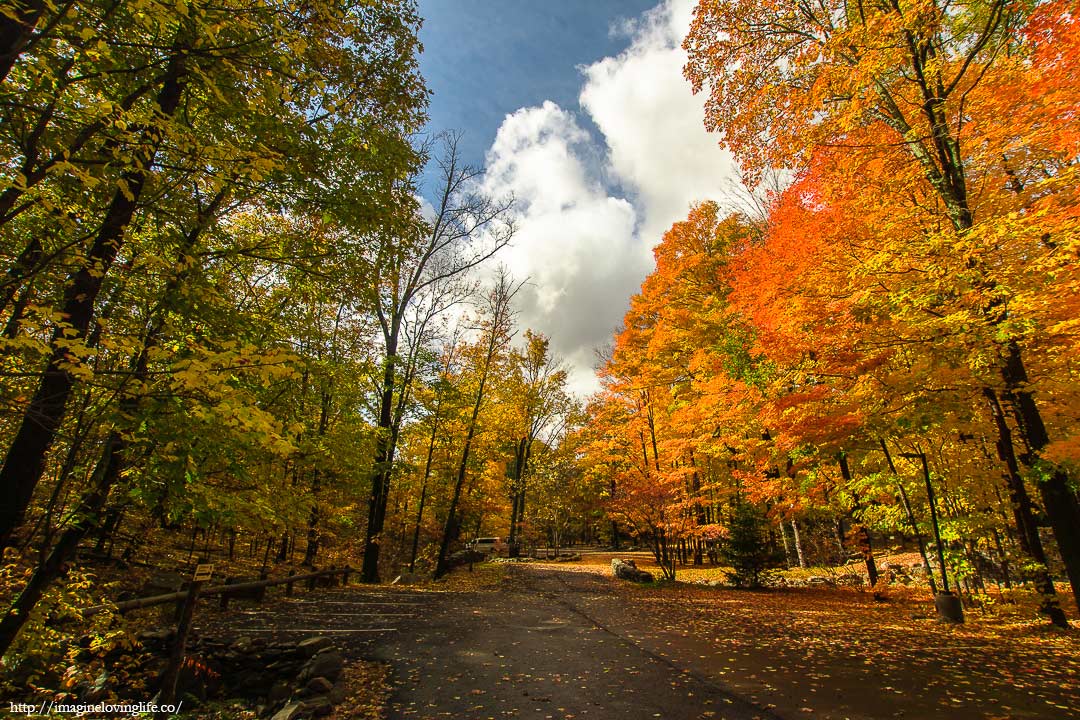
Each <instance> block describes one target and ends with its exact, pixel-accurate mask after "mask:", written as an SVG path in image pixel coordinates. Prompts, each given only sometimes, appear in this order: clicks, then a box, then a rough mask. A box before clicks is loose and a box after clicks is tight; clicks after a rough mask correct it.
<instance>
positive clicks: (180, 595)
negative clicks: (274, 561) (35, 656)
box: [82, 565, 355, 617]
mask: <svg viewBox="0 0 1080 720" xmlns="http://www.w3.org/2000/svg"><path fill="white" fill-rule="evenodd" d="M353 572H355V571H354V570H353V569H352V568H351V567H349V566H348V565H346V566H345V567H343V568H330V569H329V570H317V571H315V572H310V573H304V574H302V575H291V574H290V575H288V576H286V577H283V578H263V579H260V580H252V581H249V582H240V583H231V582H226V584H224V585H211V586H210V587H206V588H203V589H202V590H201V591H200V592H199V595H200V596H206V595H221V596H222V598H223V599H224V598H226V597H228V596H229V595H240V594H244V593H250V592H251V591H252V590H261V589H264V588H268V587H273V586H274V585H288V586H289V587H288V589H287V590H286V594H287V595H292V586H293V583H297V582H302V581H307V583H308V589H309V590H313V589H314V588H315V582H316V581H317V580H318V579H319V578H324V577H331V578H332V577H337V576H338V575H340V576H341V584H342V585H347V584H348V583H349V575H350V574H352V573H353ZM187 596H188V591H187V590H181V591H179V592H173V593H165V594H164V595H151V596H150V597H144V598H135V599H133V600H122V601H120V602H118V603H116V605H115V608H116V610H118V611H120V612H121V613H125V612H128V611H130V610H139V609H141V608H147V607H153V606H155V605H168V604H170V603H172V604H179V603H183V602H184V601H185V600H187ZM111 607H112V606H110V605H94V606H92V607H88V608H86V609H85V610H83V611H82V615H83V617H91V616H93V615H97V614H98V613H102V612H105V611H106V610H109V609H110V608H111Z"/></svg>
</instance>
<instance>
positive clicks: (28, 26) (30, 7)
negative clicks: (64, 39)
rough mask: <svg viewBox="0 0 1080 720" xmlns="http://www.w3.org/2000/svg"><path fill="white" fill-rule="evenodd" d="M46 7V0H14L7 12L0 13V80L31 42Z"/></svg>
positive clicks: (5, 75) (5, 76)
mask: <svg viewBox="0 0 1080 720" xmlns="http://www.w3.org/2000/svg"><path fill="white" fill-rule="evenodd" d="M45 7H46V3H45V2H44V0H14V2H13V3H12V7H10V8H9V9H8V12H7V13H0V82H3V81H4V80H5V79H6V78H7V76H8V73H9V72H11V68H12V67H14V66H15V61H16V60H18V58H19V54H20V53H21V52H22V51H23V48H25V47H26V44H27V43H28V42H30V38H32V37H33V35H34V29H35V28H36V27H37V24H38V22H39V21H40V20H41V16H42V15H43V14H44V13H45Z"/></svg>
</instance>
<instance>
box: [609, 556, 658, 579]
mask: <svg viewBox="0 0 1080 720" xmlns="http://www.w3.org/2000/svg"><path fill="white" fill-rule="evenodd" d="M611 573H612V574H613V575H614V576H615V577H617V578H619V579H620V580H631V581H633V582H652V581H653V576H652V573H650V572H647V571H645V570H638V567H637V565H636V564H635V563H634V561H633V560H620V559H619V558H613V559H612V561H611Z"/></svg>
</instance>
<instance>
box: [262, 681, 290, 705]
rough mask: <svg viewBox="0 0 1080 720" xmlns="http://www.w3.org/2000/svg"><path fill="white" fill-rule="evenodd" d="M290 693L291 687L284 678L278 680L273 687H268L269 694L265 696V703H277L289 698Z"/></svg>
mask: <svg viewBox="0 0 1080 720" xmlns="http://www.w3.org/2000/svg"><path fill="white" fill-rule="evenodd" d="M290 695H292V687H291V686H290V685H289V683H287V682H285V681H284V680H278V681H277V682H276V683H274V687H272V688H270V694H268V695H267V696H266V704H267V705H277V704H278V703H282V702H284V701H286V700H288V699H289V696H290Z"/></svg>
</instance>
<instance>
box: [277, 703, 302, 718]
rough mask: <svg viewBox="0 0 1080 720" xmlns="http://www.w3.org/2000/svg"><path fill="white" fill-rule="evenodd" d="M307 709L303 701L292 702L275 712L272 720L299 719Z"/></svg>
mask: <svg viewBox="0 0 1080 720" xmlns="http://www.w3.org/2000/svg"><path fill="white" fill-rule="evenodd" d="M306 709H307V708H306V707H305V706H304V703H302V702H291V703H289V704H288V705H286V706H285V707H283V708H281V709H280V710H278V711H277V712H276V713H274V717H273V718H271V720H297V718H299V717H300V716H301V713H303V712H304V711H305V710H306Z"/></svg>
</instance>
